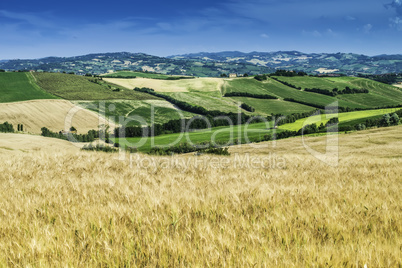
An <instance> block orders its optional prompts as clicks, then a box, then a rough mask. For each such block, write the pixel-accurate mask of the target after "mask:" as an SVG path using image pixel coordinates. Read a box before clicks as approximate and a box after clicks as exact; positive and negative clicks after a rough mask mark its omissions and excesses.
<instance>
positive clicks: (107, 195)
mask: <svg viewBox="0 0 402 268" xmlns="http://www.w3.org/2000/svg"><path fill="white" fill-rule="evenodd" d="M401 130H402V126H399V127H392V128H382V129H373V130H366V131H362V132H357V133H352V134H342V135H339V148H340V152H339V164H338V166H337V167H331V166H327V165H326V164H324V163H323V162H321V161H320V160H318V159H316V158H314V157H312V156H311V155H310V154H309V153H307V152H306V150H305V148H304V146H303V144H302V143H301V140H300V138H292V139H287V140H280V141H278V142H276V144H275V143H273V142H268V143H265V145H267V147H265V148H250V147H246V146H242V147H233V148H231V149H230V151H231V153H232V154H231V156H229V157H225V156H211V155H202V156H194V155H192V154H191V155H182V156H170V157H156V156H155V157H151V156H147V155H137V154H132V155H131V156H129V155H125V154H122V155H120V158H121V159H120V160H119V159H118V158H119V155H118V154H106V153H91V152H82V151H79V150H68V149H66V150H49V149H46V147H45V146H44V147H43V148H39V149H35V150H34V149H31V150H26V151H21V150H19V149H18V147H16V148H14V147H13V146H12V144H7V148H8V149H7V150H3V151H0V161H1V162H0V163H1V164H0V178H1V183H0V189H1V190H0V266H13V267H33V266H38V267H42V266H75V267H83V266H103V267H105V266H124V267H144V266H147V267H154V266H164V267H165V266H177V267H180V266H186V267H188V266H192V267H217V266H226V267H249V266H253V267H254V266H256V267H342V266H346V267H363V266H364V265H367V267H401V265H402V261H401V259H402V254H401V252H402V235H401V232H402V204H401V203H402V202H401V198H400V193H401V190H402V175H401V173H402V154H401V152H402V135H401ZM9 139H11V140H12V137H9ZM325 141H326V138H325V137H309V138H308V139H307V143H308V144H309V145H310V146H311V147H312V148H314V149H315V150H319V151H320V150H321V151H322V150H323V148H324V146H325V143H326V142H325ZM43 144H44V145H45V143H43ZM64 145H65V144H64ZM66 146H67V145H66ZM16 150H19V151H18V152H16V153H14V154H10V153H8V151H10V152H11V151H16Z"/></svg>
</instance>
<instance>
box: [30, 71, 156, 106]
mask: <svg viewBox="0 0 402 268" xmlns="http://www.w3.org/2000/svg"><path fill="white" fill-rule="evenodd" d="M34 76H35V78H36V80H37V83H38V84H39V85H40V86H41V87H42V88H43V89H45V90H46V91H48V92H50V93H52V94H54V95H56V96H59V97H61V98H63V99H67V100H111V99H131V100H144V99H156V98H155V97H153V96H150V95H148V94H145V93H140V92H134V91H133V90H122V91H120V92H115V91H112V89H109V88H107V87H106V86H102V85H99V84H96V83H92V82H90V81H89V80H88V78H86V77H82V76H78V75H71V74H61V73H34Z"/></svg>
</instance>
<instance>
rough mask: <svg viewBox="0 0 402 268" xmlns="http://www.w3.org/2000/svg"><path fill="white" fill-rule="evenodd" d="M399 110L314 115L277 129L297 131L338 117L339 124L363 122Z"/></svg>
mask: <svg viewBox="0 0 402 268" xmlns="http://www.w3.org/2000/svg"><path fill="white" fill-rule="evenodd" d="M399 109H400V108H399ZM399 109H397V108H390V109H378V110H367V111H356V112H348V113H339V114H322V115H315V116H311V117H309V118H303V119H299V120H297V121H296V122H294V123H290V124H285V125H282V126H279V128H280V129H283V130H290V131H298V130H299V129H301V128H302V127H303V126H304V125H310V124H317V125H319V124H321V123H323V124H324V125H325V124H326V123H327V122H328V120H329V119H331V118H334V117H338V119H339V124H342V123H345V122H349V121H353V120H357V119H363V118H364V121H365V120H366V118H371V117H373V116H378V115H383V114H387V113H393V112H395V111H397V110H399Z"/></svg>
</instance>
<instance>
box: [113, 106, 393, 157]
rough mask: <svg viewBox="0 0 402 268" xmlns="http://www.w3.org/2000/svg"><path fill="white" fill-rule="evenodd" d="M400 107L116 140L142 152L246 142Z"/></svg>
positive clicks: (375, 114)
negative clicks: (183, 145) (182, 145)
mask: <svg viewBox="0 0 402 268" xmlns="http://www.w3.org/2000/svg"><path fill="white" fill-rule="evenodd" d="M396 110H398V109H379V110H367V111H357V112H348V113H340V114H328V115H315V116H311V117H309V118H303V119H300V120H297V121H296V122H294V123H290V124H284V125H281V126H279V128H278V129H276V130H273V129H270V128H271V127H272V123H255V124H249V125H240V126H233V127H226V126H224V127H216V128H212V129H206V130H199V131H194V132H187V133H173V134H167V135H160V136H156V137H152V138H142V137H135V138H126V139H115V141H116V142H119V143H120V144H121V145H127V146H132V147H137V148H138V150H139V151H140V152H149V150H150V149H151V148H152V147H155V146H173V145H177V144H179V143H183V142H189V143H194V144H199V143H203V142H211V141H212V140H213V141H215V142H216V141H219V142H228V141H232V142H233V141H235V140H236V139H239V140H241V141H242V142H245V141H247V139H248V140H251V141H252V140H253V139H259V138H261V137H263V136H264V135H268V134H271V135H272V134H273V133H274V132H275V131H276V132H277V133H279V132H281V131H285V130H289V131H298V130H299V129H301V128H302V127H303V126H304V125H306V124H317V125H319V124H321V123H323V124H325V123H326V122H327V121H328V120H329V119H331V118H333V117H338V118H339V124H344V123H346V122H355V120H364V121H365V120H366V118H372V117H373V116H380V115H383V114H386V113H392V112H395V111H396ZM246 137H247V139H246ZM212 138H213V139H212Z"/></svg>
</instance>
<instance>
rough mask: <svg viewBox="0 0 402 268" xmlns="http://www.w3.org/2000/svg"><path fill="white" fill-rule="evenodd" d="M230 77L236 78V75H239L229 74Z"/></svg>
mask: <svg viewBox="0 0 402 268" xmlns="http://www.w3.org/2000/svg"><path fill="white" fill-rule="evenodd" d="M229 77H230V78H235V77H237V74H229Z"/></svg>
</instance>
